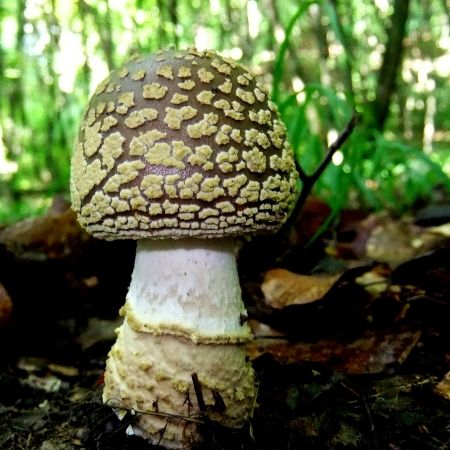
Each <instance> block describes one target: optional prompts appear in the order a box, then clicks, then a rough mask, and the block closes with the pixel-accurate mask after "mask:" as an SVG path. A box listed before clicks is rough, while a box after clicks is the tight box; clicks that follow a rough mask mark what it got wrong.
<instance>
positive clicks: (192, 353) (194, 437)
mask: <svg viewBox="0 0 450 450" xmlns="http://www.w3.org/2000/svg"><path fill="white" fill-rule="evenodd" d="M241 314H245V308H244V305H243V302H242V298H241V291H240V287H239V279H238V274H237V267H236V259H235V253H234V243H233V242H230V241H225V240H210V241H201V240H196V239H180V240H176V241H165V240H164V241H149V240H143V241H139V242H138V244H137V251H136V261H135V267H134V271H133V275H132V280H131V285H130V288H129V291H128V295H127V301H126V304H125V306H124V307H123V308H122V315H124V316H125V318H124V319H125V320H124V323H123V325H122V326H121V327H120V329H119V332H118V338H117V341H116V343H115V344H114V346H113V348H112V350H111V352H110V354H109V358H108V362H107V369H106V376H105V389H104V392H103V400H104V401H105V402H108V403H111V404H113V406H114V407H115V409H116V412H117V413H118V414H119V415H121V413H123V412H124V411H125V410H126V409H132V410H135V411H139V412H143V413H144V414H142V415H141V414H139V415H137V416H136V421H135V422H134V423H133V425H132V426H131V428H130V430H129V432H132V433H134V434H138V435H140V436H142V437H144V438H146V439H148V440H149V441H150V442H152V443H159V444H160V445H165V446H166V447H167V448H189V447H190V446H191V445H193V444H195V443H196V442H198V441H199V440H200V433H199V430H198V421H200V422H201V421H203V420H204V419H205V417H208V418H209V419H211V420H215V421H218V422H220V423H222V424H223V425H225V426H230V427H239V426H242V425H243V424H244V423H245V422H246V421H247V420H248V419H249V418H250V416H251V413H252V408H253V404H254V399H255V395H256V390H255V382H254V381H255V380H254V373H253V370H252V368H251V365H250V364H249V363H248V362H247V361H246V354H245V349H244V347H243V346H242V345H239V344H240V343H242V342H245V341H248V340H249V339H250V338H251V333H250V330H249V327H248V325H247V324H241V320H240V318H241ZM193 374H195V375H196V377H195V378H196V380H198V382H196V386H194V385H193V382H192V378H193ZM199 388H200V389H201V396H202V399H200V400H201V401H200V402H199V401H198V389H199ZM196 389H197V392H196ZM203 402H204V403H203ZM199 403H200V406H199ZM205 408H206V410H205ZM146 413H147V414H146ZM180 416H181V417H182V418H180Z"/></svg>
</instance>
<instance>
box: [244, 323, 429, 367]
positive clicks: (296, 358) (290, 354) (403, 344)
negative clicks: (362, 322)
mask: <svg viewBox="0 0 450 450" xmlns="http://www.w3.org/2000/svg"><path fill="white" fill-rule="evenodd" d="M420 335H421V332H420V331H414V332H411V331H399V332H396V331H392V332H388V333H369V332H367V333H366V334H365V335H364V336H362V337H361V338H359V339H356V340H353V341H348V342H347V341H338V340H331V339H320V340H318V341H317V342H314V343H309V342H292V341H289V340H287V339H276V338H267V339H264V338H259V339H255V340H253V341H252V342H250V343H249V344H248V345H247V353H248V355H249V357H250V359H251V360H254V359H256V358H258V357H259V356H261V355H263V354H266V353H269V354H271V355H272V356H273V357H274V358H275V360H277V361H278V362H280V363H284V364H296V363H299V362H301V361H312V362H316V363H320V364H324V365H326V366H329V367H332V368H334V369H336V370H339V371H342V372H345V373H348V374H353V375H360V374H375V373H382V372H385V371H386V370H387V369H388V368H389V367H391V366H393V365H399V364H402V363H403V362H404V361H405V360H406V358H407V357H408V355H409V353H410V352H411V350H412V349H413V348H414V347H415V346H416V344H417V342H418V341H419V338H420Z"/></svg>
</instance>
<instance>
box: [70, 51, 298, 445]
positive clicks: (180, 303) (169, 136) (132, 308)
mask: <svg viewBox="0 0 450 450" xmlns="http://www.w3.org/2000/svg"><path fill="white" fill-rule="evenodd" d="M297 178H298V174H297V172H296V169H295V164H294V158H293V152H292V150H291V148H290V146H289V144H288V142H287V140H286V128H285V126H284V124H283V123H282V122H281V120H280V117H279V114H278V111H277V109H276V107H275V105H274V104H273V103H272V102H271V101H270V100H269V99H268V95H267V91H266V90H265V89H264V87H262V86H261V85H260V84H259V83H257V82H256V80H255V79H254V76H253V75H251V74H250V73H249V72H248V71H247V70H246V69H245V68H243V67H241V66H240V65H238V64H237V63H236V62H234V61H232V60H229V59H225V58H222V57H220V56H218V55H217V54H215V53H214V52H211V51H197V50H195V49H189V50H186V51H176V50H167V51H159V52H158V53H156V54H154V55H149V56H145V57H137V58H134V59H132V60H131V61H130V62H128V63H127V64H125V65H124V66H123V67H122V68H121V69H119V70H116V71H114V72H112V73H111V74H110V76H109V77H108V78H107V79H106V80H105V81H103V82H102V83H101V84H100V85H99V86H98V88H97V90H96V91H95V93H94V94H93V96H92V98H91V100H90V102H89V105H88V107H87V109H86V112H85V115H84V118H83V121H82V123H81V126H80V130H79V134H78V139H77V141H76V143H75V150H74V153H73V156H72V171H71V194H72V204H73V209H74V210H75V211H76V212H77V214H78V220H79V222H80V224H81V225H82V226H83V227H84V228H85V229H86V230H87V231H88V232H90V233H91V234H93V235H94V236H95V237H98V238H101V239H107V240H114V239H136V240H137V247H136V260H135V266H134V270H133V273H132V278H131V284H130V287H129V291H128V294H127V297H126V303H125V305H124V306H123V307H122V309H121V315H122V316H123V317H124V321H123V324H122V326H121V327H120V328H119V329H118V332H117V334H118V336H117V341H116V343H115V344H114V346H113V348H112V349H111V351H110V353H109V356H108V361H107V366H106V374H105V388H104V392H103V400H104V402H106V403H108V404H111V405H112V406H113V408H114V409H115V411H116V412H117V414H118V415H119V416H120V417H122V416H123V415H124V413H125V412H126V411H129V410H131V411H133V412H135V414H136V418H135V421H134V422H133V423H132V425H131V426H130V427H129V429H128V432H129V433H134V434H137V435H140V436H142V437H144V438H145V439H147V440H149V441H150V442H152V443H159V444H160V445H164V446H166V447H167V448H188V447H190V446H192V445H193V444H195V443H196V442H198V441H199V440H200V439H201V434H200V432H199V423H201V422H203V421H204V420H205V418H207V419H211V420H214V421H218V422H220V423H221V424H223V425H225V426H229V427H241V426H242V425H243V424H245V423H246V422H247V421H248V420H249V419H250V418H251V415H252V410H253V407H254V404H255V397H256V388H255V375H254V372H253V370H252V367H251V365H250V363H249V362H247V360H246V353H245V347H244V346H243V345H242V344H244V343H246V342H248V341H249V340H250V339H251V337H252V336H251V331H250V328H249V326H248V324H247V323H246V322H245V320H243V318H245V317H246V311H245V307H244V304H243V302H242V298H241V290H240V286H239V278H238V273H237V267H236V258H235V238H236V237H237V236H251V235H254V234H256V233H270V232H274V231H276V230H277V229H278V228H279V227H280V226H281V225H282V224H283V222H284V221H285V220H286V218H287V217H288V215H289V213H290V210H291V209H292V206H293V204H294V203H295V199H296V195H297ZM118 263H120V261H118Z"/></svg>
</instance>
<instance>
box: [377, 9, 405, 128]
mask: <svg viewBox="0 0 450 450" xmlns="http://www.w3.org/2000/svg"><path fill="white" fill-rule="evenodd" d="M409 3H410V0H395V1H394V12H393V14H392V18H391V24H390V27H389V29H388V30H387V35H388V38H387V42H386V50H385V51H384V55H383V63H382V66H381V69H380V71H379V73H378V85H377V93H376V97H375V101H374V104H373V119H374V126H375V128H376V129H377V130H379V131H382V130H383V127H384V124H385V122H386V119H387V116H388V112H389V105H390V102H391V97H392V94H393V93H394V91H395V84H396V78H397V73H398V69H399V67H400V65H401V61H402V53H403V38H404V36H405V30H406V22H407V20H408V12H409Z"/></svg>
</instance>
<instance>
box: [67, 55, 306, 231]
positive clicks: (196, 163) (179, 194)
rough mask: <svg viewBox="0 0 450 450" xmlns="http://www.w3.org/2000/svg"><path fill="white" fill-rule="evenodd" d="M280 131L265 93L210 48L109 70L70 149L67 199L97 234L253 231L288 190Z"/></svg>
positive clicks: (289, 175)
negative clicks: (109, 72) (69, 181)
mask: <svg viewBox="0 0 450 450" xmlns="http://www.w3.org/2000/svg"><path fill="white" fill-rule="evenodd" d="M297 179H298V174H297V171H296V169H295V163H294V156H293V152H292V150H291V147H290V145H289V143H288V141H287V139H286V127H285V125H284V124H283V122H282V121H281V120H280V116H279V113H278V111H277V108H276V106H275V105H274V104H273V103H272V102H271V101H270V100H269V99H268V94H267V91H266V90H265V89H264V87H263V86H261V85H260V84H259V83H257V82H256V80H255V78H254V76H253V75H252V74H250V73H249V72H248V71H247V70H246V69H245V68H244V67H242V66H240V65H239V64H237V63H236V62H235V61H233V60H229V59H225V58H222V57H220V56H218V55H217V54H215V53H214V52H211V51H202V52H200V51H197V50H195V49H189V50H186V51H176V50H166V51H159V52H157V53H156V54H152V55H148V56H144V57H137V58H134V59H132V60H131V61H130V62H128V63H126V64H125V65H124V66H123V67H122V68H121V69H118V70H116V71H113V72H112V73H111V74H110V75H109V77H108V78H106V80H104V81H103V82H102V83H101V84H100V85H99V86H98V87H97V89H96V91H95V93H94V94H93V96H92V98H91V100H90V102H89V105H88V107H87V109H86V112H85V115H84V118H83V121H82V123H81V126H80V129H79V133H78V138H77V140H76V143H75V150H74V153H73V156H72V171H71V194H72V206H73V209H74V210H75V211H76V212H77V214H78V220H79V222H80V223H81V225H82V226H83V227H84V228H86V230H87V231H88V232H90V233H91V234H93V235H94V236H96V237H98V238H103V239H107V240H113V239H121V238H122V239H142V238H180V237H200V236H201V237H208V238H212V237H223V236H233V235H252V234H255V233H261V232H262V233H264V232H272V231H275V230H276V229H278V228H279V227H280V226H281V225H282V224H283V223H284V221H285V220H286V218H287V217H288V215H289V213H290V211H291V209H292V207H293V205H294V203H295V200H296V196H297Z"/></svg>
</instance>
